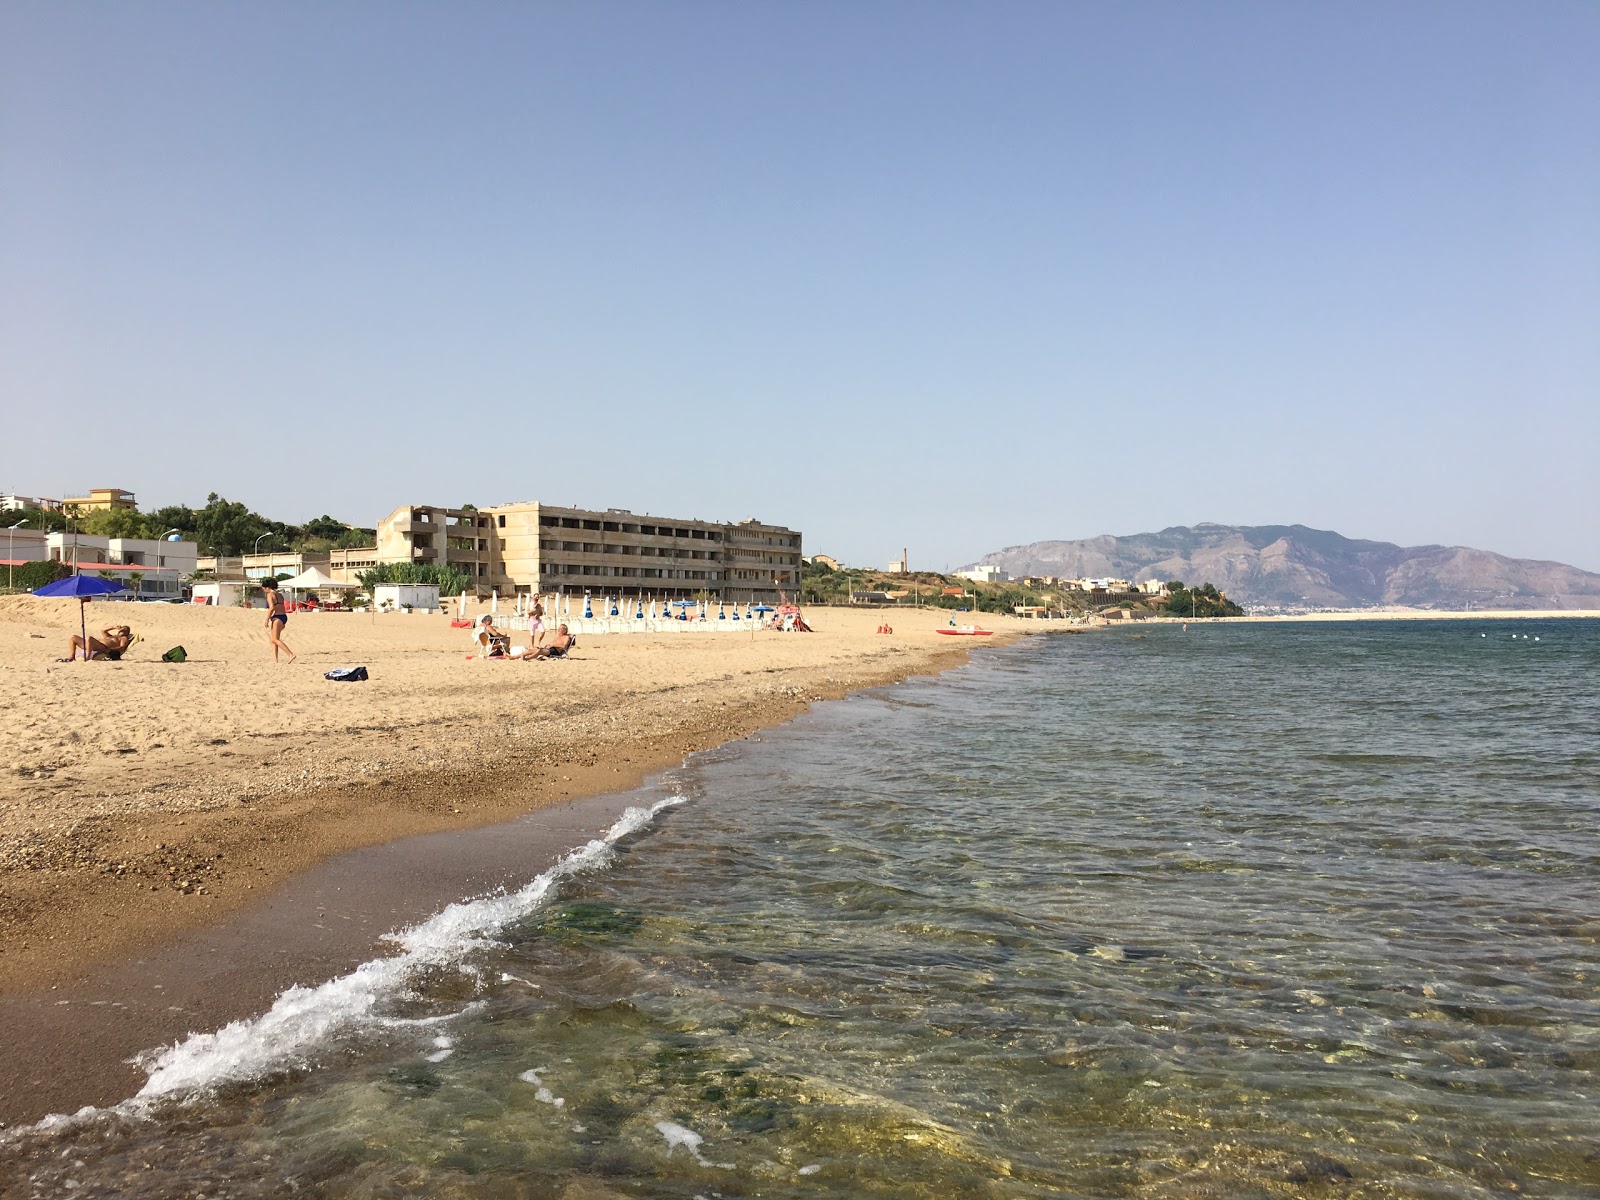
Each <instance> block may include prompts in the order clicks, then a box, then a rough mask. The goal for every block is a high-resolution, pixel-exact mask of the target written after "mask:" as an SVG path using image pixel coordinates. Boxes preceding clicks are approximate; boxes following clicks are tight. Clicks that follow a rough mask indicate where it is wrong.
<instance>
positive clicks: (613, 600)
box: [608, 596, 621, 617]
mask: <svg viewBox="0 0 1600 1200" xmlns="http://www.w3.org/2000/svg"><path fill="white" fill-rule="evenodd" d="M617 599H618V597H616V596H613V597H611V612H610V613H609V614H608V615H609V616H613V617H616V616H620V615H621V613H620V611H619V610H618V608H617Z"/></svg>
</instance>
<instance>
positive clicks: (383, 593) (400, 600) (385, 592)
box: [372, 583, 439, 612]
mask: <svg viewBox="0 0 1600 1200" xmlns="http://www.w3.org/2000/svg"><path fill="white" fill-rule="evenodd" d="M372 603H373V604H375V605H376V606H377V608H378V611H379V612H410V611H412V610H416V611H418V612H438V611H439V585H438V584H436V583H380V584H378V585H377V586H376V587H374V588H373V589H372Z"/></svg>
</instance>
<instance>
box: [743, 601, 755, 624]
mask: <svg viewBox="0 0 1600 1200" xmlns="http://www.w3.org/2000/svg"><path fill="white" fill-rule="evenodd" d="M744 619H745V620H746V621H754V620H755V619H756V617H755V611H754V610H753V609H752V608H751V607H750V601H748V600H746V601H745V602H744Z"/></svg>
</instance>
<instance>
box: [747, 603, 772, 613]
mask: <svg viewBox="0 0 1600 1200" xmlns="http://www.w3.org/2000/svg"><path fill="white" fill-rule="evenodd" d="M750 611H751V612H772V611H774V610H773V607H772V605H770V604H756V605H752V606H751V609H750Z"/></svg>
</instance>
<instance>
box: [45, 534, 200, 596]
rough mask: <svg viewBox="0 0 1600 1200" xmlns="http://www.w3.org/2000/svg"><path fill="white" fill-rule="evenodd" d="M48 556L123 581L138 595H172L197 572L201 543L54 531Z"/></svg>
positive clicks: (103, 576)
mask: <svg viewBox="0 0 1600 1200" xmlns="http://www.w3.org/2000/svg"><path fill="white" fill-rule="evenodd" d="M48 541H49V557H50V558H51V559H53V560H54V561H56V562H61V563H66V564H67V565H68V566H71V567H74V568H76V569H78V570H82V571H89V572H91V573H93V574H95V575H99V576H101V577H102V578H104V579H115V580H117V581H118V582H120V583H122V584H123V585H124V586H125V587H127V588H128V589H129V591H130V592H132V593H133V595H134V596H135V597H157V598H160V599H173V598H176V597H178V596H179V595H181V594H182V592H183V581H184V579H186V578H187V577H188V576H190V575H193V574H194V570H195V563H196V561H197V560H198V559H199V557H200V547H199V546H198V545H197V544H196V543H194V542H185V541H170V542H164V541H161V540H160V539H159V538H107V537H99V536H97V535H95V534H91V533H52V534H50V535H49V539H48Z"/></svg>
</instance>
